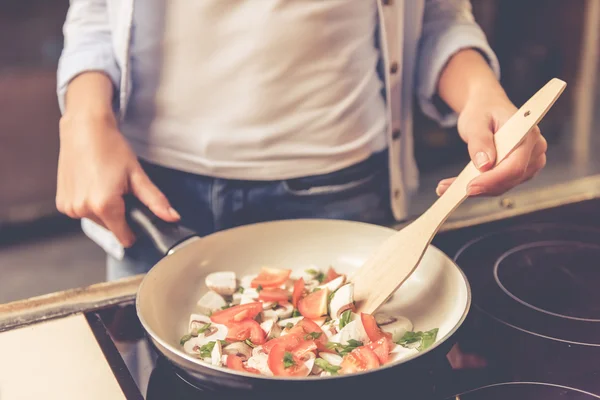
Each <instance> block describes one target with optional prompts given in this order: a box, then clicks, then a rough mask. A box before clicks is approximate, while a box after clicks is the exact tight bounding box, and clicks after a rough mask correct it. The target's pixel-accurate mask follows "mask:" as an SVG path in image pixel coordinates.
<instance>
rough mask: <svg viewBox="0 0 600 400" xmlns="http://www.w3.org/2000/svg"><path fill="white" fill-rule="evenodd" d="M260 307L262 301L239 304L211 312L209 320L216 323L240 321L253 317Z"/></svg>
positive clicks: (259, 310) (260, 309)
mask: <svg viewBox="0 0 600 400" xmlns="http://www.w3.org/2000/svg"><path fill="white" fill-rule="evenodd" d="M262 309H263V306H262V303H261V302H259V301H257V302H254V303H248V304H239V305H237V306H233V307H229V308H226V309H224V310H219V311H217V312H215V313H213V314H212V315H211V316H210V320H211V321H212V322H214V323H216V324H228V323H230V322H240V321H244V320H247V319H254V318H255V317H256V316H257V315H258V314H259V313H260V312H261V311H262Z"/></svg>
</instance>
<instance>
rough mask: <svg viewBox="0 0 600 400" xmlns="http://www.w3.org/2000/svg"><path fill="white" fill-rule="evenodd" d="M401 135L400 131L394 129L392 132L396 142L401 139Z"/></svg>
mask: <svg viewBox="0 0 600 400" xmlns="http://www.w3.org/2000/svg"><path fill="white" fill-rule="evenodd" d="M400 134H401V133H400V129H394V130H393V131H392V139H394V140H398V139H400Z"/></svg>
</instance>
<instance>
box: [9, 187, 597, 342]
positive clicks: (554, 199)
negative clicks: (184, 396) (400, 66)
mask: <svg viewBox="0 0 600 400" xmlns="http://www.w3.org/2000/svg"><path fill="white" fill-rule="evenodd" d="M597 198H600V175H594V176H589V177H585V178H581V179H577V180H574V181H572V182H568V183H562V184H557V185H553V186H550V187H546V188H544V189H538V190H535V191H530V192H522V193H518V194H515V195H514V196H505V197H503V198H492V199H486V200H484V201H482V202H480V203H479V204H478V205H477V209H478V210H479V212H474V213H473V214H465V215H463V218H461V219H459V220H449V221H447V222H446V223H445V224H444V226H443V227H442V229H441V230H440V232H445V231H451V230H456V229H461V228H466V227H469V226H474V225H479V224H483V223H488V222H493V221H497V220H500V219H508V218H512V217H516V216H519V215H524V214H528V213H531V212H535V211H541V210H545V209H550V208H555V207H559V206H562V205H567V204H574V203H579V202H583V201H586V200H593V199H597ZM482 210H483V211H482ZM408 223H410V221H408V222H405V223H401V224H395V225H393V226H392V228H394V229H401V228H403V227H404V226H406V225H407V224H408ZM143 277H144V275H135V276H132V277H129V278H124V279H120V280H117V281H112V282H102V283H98V284H94V285H90V286H87V287H82V288H76V289H69V290H65V291H62V292H56V293H50V294H47V295H43V296H38V297H32V298H29V299H24V300H18V301H15V302H11V303H6V304H0V332H3V331H6V330H10V329H14V328H16V327H19V326H23V325H28V324H32V323H37V322H40V321H45V320H49V319H53V318H60V317H64V316H67V315H70V314H74V313H77V312H88V311H93V310H98V309H102V308H106V307H110V306H112V305H115V304H122V303H130V302H133V301H134V300H135V295H136V293H137V289H138V286H139V285H140V283H141V281H142V279H143Z"/></svg>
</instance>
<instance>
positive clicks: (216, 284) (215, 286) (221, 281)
mask: <svg viewBox="0 0 600 400" xmlns="http://www.w3.org/2000/svg"><path fill="white" fill-rule="evenodd" d="M204 282H205V283H206V286H208V288H209V289H211V290H213V291H215V292H217V293H219V294H220V295H224V296H231V295H232V294H233V293H235V288H236V286H237V284H236V280H235V272H231V271H221V272H213V273H211V274H208V275H207V276H206V278H205V279H204Z"/></svg>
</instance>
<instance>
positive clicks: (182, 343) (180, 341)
mask: <svg viewBox="0 0 600 400" xmlns="http://www.w3.org/2000/svg"><path fill="white" fill-rule="evenodd" d="M192 337H193V336H192V335H183V336H182V337H181V339H180V340H179V344H180V345H182V346H183V345H184V344H185V342H187V341H188V340H190V339H191V338H192Z"/></svg>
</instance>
